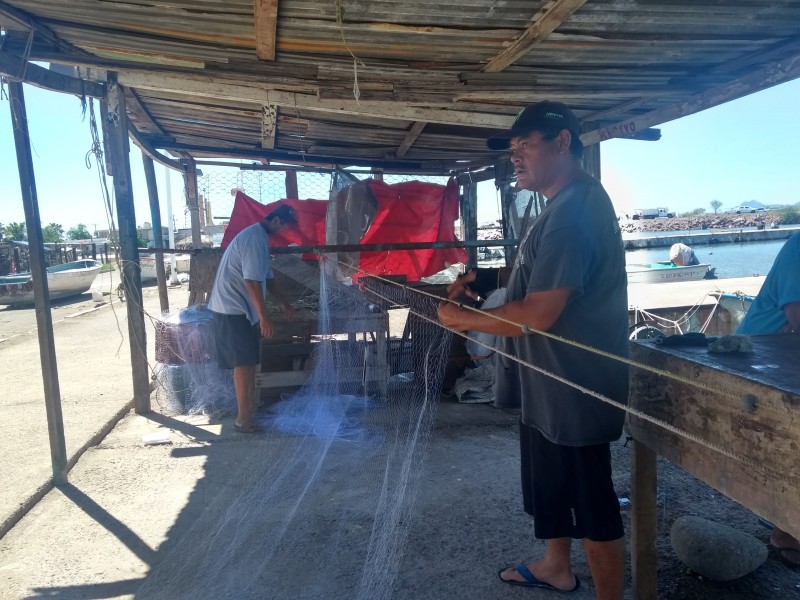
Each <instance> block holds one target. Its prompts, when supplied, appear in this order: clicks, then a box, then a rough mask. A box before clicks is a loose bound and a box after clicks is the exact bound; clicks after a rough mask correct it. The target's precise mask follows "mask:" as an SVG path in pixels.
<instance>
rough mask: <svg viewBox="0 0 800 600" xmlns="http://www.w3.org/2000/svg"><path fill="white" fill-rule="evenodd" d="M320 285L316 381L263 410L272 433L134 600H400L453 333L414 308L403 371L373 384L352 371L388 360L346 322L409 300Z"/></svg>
mask: <svg viewBox="0 0 800 600" xmlns="http://www.w3.org/2000/svg"><path fill="white" fill-rule="evenodd" d="M321 279H322V281H321V283H320V305H319V325H318V333H319V335H318V336H317V339H318V344H317V349H316V351H315V352H314V355H313V360H314V361H315V367H314V370H313V372H312V374H311V375H310V378H309V379H308V381H307V383H306V385H305V386H304V387H303V388H302V389H301V390H300V391H299V392H297V393H295V394H292V395H290V396H288V397H284V399H283V400H282V401H281V402H279V403H277V404H275V405H273V406H272V407H271V408H270V409H269V411H268V412H266V413H263V414H262V417H263V423H264V424H265V428H266V432H265V433H264V434H263V435H262V436H257V437H253V438H249V439H248V442H250V443H251V444H253V446H252V448H250V449H245V450H243V453H242V455H241V461H240V463H239V464H238V465H232V464H227V465H226V472H225V473H224V475H223V476H225V477H226V478H227V479H228V481H227V482H226V484H225V485H223V486H219V487H221V489H222V491H221V492H219V493H218V495H216V496H215V497H212V498H208V499H207V500H206V499H205V498H204V500H205V502H204V509H203V510H202V512H201V513H200V514H198V515H197V516H196V519H195V518H194V517H193V518H192V523H191V525H190V526H188V527H187V528H186V531H185V533H183V532H181V534H180V535H178V534H177V533H175V534H174V537H173V538H171V539H169V540H168V541H167V542H166V543H165V544H164V545H162V547H161V548H160V556H159V559H158V560H157V561H156V566H155V567H154V569H153V571H152V572H151V573H150V575H149V576H148V578H147V580H146V582H145V584H144V585H143V587H142V588H141V589H140V590H139V592H138V594H137V597H141V598H148V599H160V598H164V599H174V598H214V599H223V598H232V599H233V598H235V599H247V598H274V599H282V598H286V599H288V598H291V599H311V598H319V599H323V598H324V599H331V598H354V599H362V600H379V599H382V598H389V597H390V596H391V595H392V588H393V583H394V581H395V579H396V576H397V573H398V569H399V567H400V564H401V562H402V557H403V551H404V546H405V543H406V539H407V536H408V533H409V530H410V528H411V525H412V521H413V514H414V501H415V498H416V495H417V490H418V486H419V483H420V479H421V472H422V466H423V460H424V457H425V452H426V446H427V443H428V440H429V438H430V435H431V431H432V427H433V423H434V420H435V416H436V412H437V405H438V402H439V399H440V392H441V384H442V379H443V375H444V368H445V365H446V356H447V354H448V351H449V345H450V335H451V334H450V333H449V332H448V331H446V330H444V329H443V328H441V327H439V326H438V325H436V324H435V320H436V317H435V315H436V301H435V300H434V299H432V298H424V299H421V300H420V299H417V300H416V301H415V303H414V305H415V312H417V313H418V314H419V315H421V316H420V317H409V318H414V319H415V321H414V327H413V328H412V331H413V333H412V336H411V339H410V340H407V342H406V343H405V346H404V348H405V349H404V352H408V354H409V357H408V358H409V360H407V361H405V363H404V364H405V366H406V367H407V369H406V370H405V371H404V372H402V373H398V372H394V373H389V372H387V373H386V376H385V378H384V380H379V381H375V380H374V377H373V381H372V385H370V384H369V383H370V382H369V377H366V375H362V377H361V378H360V379H359V377H358V376H354V375H353V374H354V373H355V374H358V373H359V368H358V367H359V365H361V371H360V372H361V373H362V374H363V373H365V372H366V369H367V365H369V364H372V365H375V364H380V362H381V361H375V360H374V358H375V357H374V353H375V351H376V343H375V341H374V339H373V336H371V335H359V334H356V335H352V332H353V330H358V326H357V325H352V326H350V327H348V325H347V323H348V322H350V323H351V324H355V323H359V322H361V321H363V319H364V318H365V316H366V315H369V314H375V313H376V312H378V311H381V310H383V308H385V307H386V306H387V305H389V304H391V303H392V298H391V296H392V295H394V296H395V297H397V299H398V300H400V298H399V296H400V295H401V292H400V290H399V288H393V287H392V286H390V285H387V286H384V287H385V289H384V290H383V291H384V292H385V294H384V298H383V299H382V300H380V304H381V306H379V305H378V304H376V302H378V300H376V297H375V296H374V295H372V296H366V295H365V294H364V293H362V292H360V291H359V289H358V288H357V286H343V285H341V284H338V283H335V282H333V281H329V280H328V278H327V277H325V276H324V275H323V276H322V277H321ZM421 317H427V318H428V319H431V321H432V322H429V321H427V320H426V319H424V318H421ZM348 332H349V335H348ZM397 364H399V363H397ZM394 370H395V371H396V370H397V369H394ZM365 379H366V382H365ZM365 383H366V385H365ZM210 460H211V458H209V461H210ZM210 468H211V467H210V466H207V469H210ZM199 485H202V483H201V484H199ZM219 487H218V488H215V489H219ZM196 493H198V492H196ZM176 531H177V528H176Z"/></svg>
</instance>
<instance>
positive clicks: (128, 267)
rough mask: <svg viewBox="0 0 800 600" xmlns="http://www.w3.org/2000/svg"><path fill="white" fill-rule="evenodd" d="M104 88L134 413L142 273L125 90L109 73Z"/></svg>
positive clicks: (139, 404)
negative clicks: (134, 204)
mask: <svg viewBox="0 0 800 600" xmlns="http://www.w3.org/2000/svg"><path fill="white" fill-rule="evenodd" d="M109 79H110V81H109V83H108V88H107V92H106V98H105V100H106V114H107V115H108V118H106V119H104V120H103V132H104V134H105V138H106V144H107V147H108V148H109V150H110V152H109V158H110V159H111V164H112V167H113V168H112V172H113V174H114V195H115V197H116V200H117V219H118V223H119V244H120V251H121V254H122V284H123V286H124V289H125V297H126V298H127V309H128V336H129V343H130V348H131V370H132V375H133V399H134V404H135V407H136V413H137V414H144V413H148V412H150V378H149V376H148V368H147V333H146V332H145V328H144V310H143V307H142V273H141V269H140V267H139V250H138V246H139V244H138V236H137V231H136V214H135V212H134V208H133V188H132V187H131V165H130V163H129V162H128V156H129V154H130V146H129V144H128V115H127V113H126V112H125V90H124V89H123V88H122V86H120V85H119V84H118V83H117V82H116V78H115V77H114V76H113V74H109Z"/></svg>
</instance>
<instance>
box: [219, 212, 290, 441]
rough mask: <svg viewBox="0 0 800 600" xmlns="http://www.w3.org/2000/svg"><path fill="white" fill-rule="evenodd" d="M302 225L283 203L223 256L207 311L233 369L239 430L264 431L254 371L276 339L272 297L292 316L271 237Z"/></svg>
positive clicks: (225, 363)
mask: <svg viewBox="0 0 800 600" xmlns="http://www.w3.org/2000/svg"><path fill="white" fill-rule="evenodd" d="M296 223H297V218H296V217H295V214H294V209H293V208H292V207H291V206H289V205H288V204H282V205H280V206H278V207H277V208H275V210H273V211H272V212H271V213H269V214H268V215H267V216H266V217H265V218H264V219H263V220H262V221H259V222H258V223H256V224H255V225H250V227H246V228H245V229H243V230H242V231H240V232H239V233H238V234H237V235H236V237H234V238H233V241H232V242H231V243H230V245H229V246H228V247H227V248H226V249H225V253H224V254H223V255H222V260H220V263H219V267H218V268H217V276H216V278H215V279H214V288H213V290H212V291H211V299H210V300H209V302H208V309H209V310H210V311H211V312H213V313H214V340H215V343H216V350H217V363H218V364H219V366H220V368H222V369H233V385H234V387H235V388H236V405H237V415H236V421H235V422H234V428H235V429H236V431H238V432H240V433H256V432H258V431H261V429H262V428H261V426H260V425H259V424H258V423H256V422H255V421H254V420H253V413H254V412H255V400H254V397H253V395H254V393H255V377H256V371H255V366H256V365H257V364H258V362H259V360H260V355H261V353H260V350H261V340H260V338H261V337H265V338H269V337H272V333H273V326H272V321H271V320H270V318H269V316H268V315H267V308H266V305H265V304H264V300H265V298H266V292H267V290H269V293H270V294H272V295H273V296H274V297H275V298H276V299H277V300H278V301H279V302H280V303H281V306H282V307H283V309H284V311H285V312H286V313H287V314H291V308H290V307H289V305H288V303H287V302H286V299H285V298H284V297H283V294H282V293H281V291H280V289H278V287H277V286H276V285H275V284H274V280H273V278H272V267H271V264H270V258H269V236H270V235H271V234H273V233H277V232H279V231H280V230H281V229H283V228H284V227H285V226H286V225H293V224H296Z"/></svg>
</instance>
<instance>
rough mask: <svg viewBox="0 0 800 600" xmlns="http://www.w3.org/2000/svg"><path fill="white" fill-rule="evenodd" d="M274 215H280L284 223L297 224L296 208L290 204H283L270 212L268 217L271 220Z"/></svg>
mask: <svg viewBox="0 0 800 600" xmlns="http://www.w3.org/2000/svg"><path fill="white" fill-rule="evenodd" d="M273 217H278V218H279V219H280V220H281V222H282V223H286V224H287V225H296V224H297V215H295V214H294V209H293V208H292V207H291V206H289V205H288V204H281V205H280V206H278V207H276V208H275V209H274V210H273V211H272V212H271V213H269V214H268V215H267V217H266V219H267V220H268V221H269V220H270V219H272V218H273Z"/></svg>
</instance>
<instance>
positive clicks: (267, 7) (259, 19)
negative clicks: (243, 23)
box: [253, 0, 278, 60]
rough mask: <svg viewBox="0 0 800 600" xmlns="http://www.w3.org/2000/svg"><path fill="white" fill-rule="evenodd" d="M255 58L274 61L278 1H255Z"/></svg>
mask: <svg viewBox="0 0 800 600" xmlns="http://www.w3.org/2000/svg"><path fill="white" fill-rule="evenodd" d="M253 4H254V11H255V29H256V56H257V57H258V60H275V43H276V33H275V32H276V31H277V28H278V0H255V1H254V3H253Z"/></svg>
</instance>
